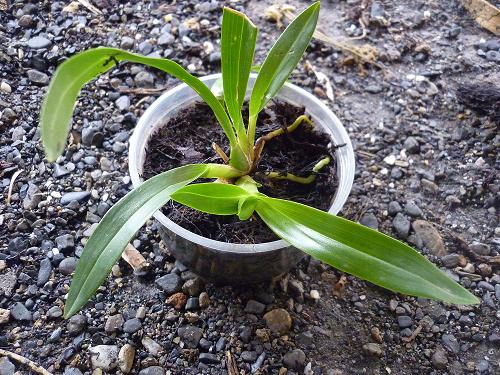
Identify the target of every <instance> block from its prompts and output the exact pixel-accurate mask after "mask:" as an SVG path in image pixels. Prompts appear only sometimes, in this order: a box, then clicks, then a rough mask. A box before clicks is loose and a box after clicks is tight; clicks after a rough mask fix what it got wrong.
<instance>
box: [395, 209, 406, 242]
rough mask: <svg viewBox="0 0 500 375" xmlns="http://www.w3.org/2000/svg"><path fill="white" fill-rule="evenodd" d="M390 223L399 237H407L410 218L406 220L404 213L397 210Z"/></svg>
mask: <svg viewBox="0 0 500 375" xmlns="http://www.w3.org/2000/svg"><path fill="white" fill-rule="evenodd" d="M392 225H393V227H394V229H395V230H396V233H397V234H398V236H399V237H400V238H402V239H406V238H408V233H410V220H408V219H407V218H406V216H405V215H403V214H402V213H401V212H398V213H397V214H396V216H395V217H394V220H393V221H392Z"/></svg>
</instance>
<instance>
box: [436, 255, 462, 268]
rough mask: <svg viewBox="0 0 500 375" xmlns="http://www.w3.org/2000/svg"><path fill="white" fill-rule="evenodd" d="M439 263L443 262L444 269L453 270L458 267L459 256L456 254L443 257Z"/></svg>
mask: <svg viewBox="0 0 500 375" xmlns="http://www.w3.org/2000/svg"><path fill="white" fill-rule="evenodd" d="M441 261H442V262H443V265H444V266H445V267H446V268H454V267H456V266H458V265H459V263H460V255H458V254H455V253H453V254H448V255H445V256H444V257H442V258H441Z"/></svg>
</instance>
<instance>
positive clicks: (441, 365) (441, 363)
mask: <svg viewBox="0 0 500 375" xmlns="http://www.w3.org/2000/svg"><path fill="white" fill-rule="evenodd" d="M432 364H433V366H434V367H435V368H437V369H438V370H444V369H446V367H447V365H448V357H447V355H446V352H445V351H444V350H442V349H438V350H436V351H435V352H434V354H433V355H432Z"/></svg>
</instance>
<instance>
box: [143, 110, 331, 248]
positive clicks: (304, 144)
mask: <svg viewBox="0 0 500 375" xmlns="http://www.w3.org/2000/svg"><path fill="white" fill-rule="evenodd" d="M244 111H247V108H245V109H244ZM245 114H246V113H245ZM302 114H304V108H298V107H294V106H292V105H289V104H286V103H282V102H277V103H271V104H270V105H268V107H267V108H266V109H265V110H264V111H263V112H262V113H261V114H260V115H259V118H258V121H257V134H256V137H257V138H258V137H260V136H263V135H265V134H267V133H269V132H271V131H273V130H276V129H280V128H286V127H287V126H289V125H291V124H292V123H293V122H294V121H295V120H296V119H297V117H299V116H300V115H302ZM245 117H246V116H245ZM212 142H215V143H217V144H218V145H219V146H221V147H222V149H223V150H225V152H226V154H229V152H228V149H229V142H228V141H227V138H226V137H225V135H224V132H223V130H222V128H221V127H220V125H219V124H218V122H217V119H216V118H215V115H214V114H213V112H212V110H211V109H210V107H209V106H208V105H206V104H201V103H198V104H196V105H194V106H192V107H191V108H188V109H186V110H185V111H183V112H182V113H181V114H178V115H177V116H176V117H174V118H172V119H169V120H168V121H167V123H166V124H165V125H163V126H162V127H161V128H160V129H159V130H158V132H157V133H156V134H155V135H153V136H152V138H151V139H150V141H149V144H148V151H147V154H146V160H145V163H144V177H145V178H146V179H147V178H150V177H153V176H155V175H157V174H159V173H161V172H164V171H167V170H169V169H172V168H176V167H180V166H181V165H185V164H197V163H222V162H223V161H222V160H221V159H220V157H218V156H217V155H215V152H214V150H213V149H212ZM327 156H329V157H330V159H331V160H332V162H330V164H329V165H328V166H327V167H325V168H323V169H322V171H321V172H320V173H317V174H316V179H315V180H314V182H313V183H311V184H307V185H306V184H300V183H296V182H291V181H286V180H271V179H269V178H266V176H265V174H266V173H267V172H270V171H273V172H278V173H280V174H282V175H284V174H286V173H293V174H295V175H296V176H301V177H307V176H309V175H310V174H311V173H312V168H313V167H314V165H315V164H316V163H318V162H319V161H320V160H321V159H323V158H325V157H327ZM252 177H253V178H254V179H255V180H256V181H257V182H259V183H261V184H262V187H261V188H259V191H260V192H262V193H264V194H266V195H268V196H271V197H274V198H282V199H290V200H293V201H295V202H299V203H303V204H307V205H309V206H312V207H315V208H318V209H320V210H328V208H329V207H330V205H331V202H332V200H333V197H334V195H335V188H336V181H335V180H336V179H335V177H336V176H335V150H334V145H332V144H331V140H330V139H329V137H328V136H327V135H326V134H325V133H322V132H319V131H318V129H312V128H311V127H310V126H308V125H307V124H306V123H302V124H301V125H299V127H298V128H297V129H296V130H295V131H293V132H291V133H287V134H286V135H283V136H280V137H275V138H273V139H272V140H271V141H269V142H267V143H266V146H265V148H264V151H263V153H262V158H261V160H260V162H259V164H258V166H257V169H256V171H255V173H254V174H252ZM163 211H164V213H165V215H166V216H167V217H169V218H170V219H171V220H173V221H174V222H176V223H177V224H179V225H180V226H181V227H183V228H185V229H188V230H190V231H192V232H194V233H196V234H199V235H201V236H204V237H208V238H211V239H214V240H218V241H224V242H230V243H249V244H252V243H262V242H268V241H274V240H276V239H278V237H276V235H274V233H273V232H271V230H270V229H269V228H268V227H267V226H266V225H265V224H264V222H263V221H262V220H261V219H260V218H259V217H258V215H253V216H252V217H251V218H250V219H249V220H247V221H240V220H239V219H238V217H237V216H218V215H209V214H204V213H202V212H199V211H196V210H193V209H191V208H189V207H186V206H183V205H181V204H178V203H176V202H170V203H169V204H168V205H167V206H165V208H164V209H163Z"/></svg>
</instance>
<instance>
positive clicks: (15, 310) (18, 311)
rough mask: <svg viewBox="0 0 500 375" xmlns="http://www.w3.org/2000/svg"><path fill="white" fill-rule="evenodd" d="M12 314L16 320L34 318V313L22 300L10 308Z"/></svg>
mask: <svg viewBox="0 0 500 375" xmlns="http://www.w3.org/2000/svg"><path fill="white" fill-rule="evenodd" d="M10 316H12V318H14V319H15V320H26V321H31V320H32V319H33V314H31V312H30V311H29V310H28V309H27V308H26V306H24V305H23V304H22V303H21V302H16V303H15V304H14V305H13V306H12V307H11V308H10Z"/></svg>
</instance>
